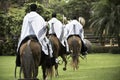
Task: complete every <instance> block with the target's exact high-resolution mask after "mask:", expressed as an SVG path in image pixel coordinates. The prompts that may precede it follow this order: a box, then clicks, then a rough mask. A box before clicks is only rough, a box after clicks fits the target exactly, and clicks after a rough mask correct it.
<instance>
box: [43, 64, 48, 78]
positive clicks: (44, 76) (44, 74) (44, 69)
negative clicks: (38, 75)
mask: <svg viewBox="0 0 120 80" xmlns="http://www.w3.org/2000/svg"><path fill="white" fill-rule="evenodd" d="M42 72H43V80H47V76H46V66H45V65H42Z"/></svg>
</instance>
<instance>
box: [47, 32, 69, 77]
mask: <svg viewBox="0 0 120 80" xmlns="http://www.w3.org/2000/svg"><path fill="white" fill-rule="evenodd" d="M48 38H49V40H50V42H51V44H52V49H53V57H55V59H56V58H58V57H59V56H60V57H61V58H62V60H63V61H64V67H63V70H64V71H65V70H66V66H67V60H66V49H65V47H64V46H63V45H62V44H61V43H60V41H59V40H58V38H57V36H56V35H55V34H49V35H48ZM58 64H59V63H56V64H54V66H55V76H56V77H58V76H59V74H58Z"/></svg>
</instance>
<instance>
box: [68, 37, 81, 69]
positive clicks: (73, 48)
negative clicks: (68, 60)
mask: <svg viewBox="0 0 120 80" xmlns="http://www.w3.org/2000/svg"><path fill="white" fill-rule="evenodd" d="M67 41H68V45H69V50H70V52H71V53H70V56H71V57H72V66H73V70H77V69H78V64H79V56H80V52H81V48H82V43H81V39H80V37H79V36H77V35H72V36H69V37H68V39H67Z"/></svg>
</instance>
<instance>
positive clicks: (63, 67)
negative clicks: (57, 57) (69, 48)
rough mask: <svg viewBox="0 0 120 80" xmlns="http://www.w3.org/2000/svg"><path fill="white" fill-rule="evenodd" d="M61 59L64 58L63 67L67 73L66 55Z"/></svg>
mask: <svg viewBox="0 0 120 80" xmlns="http://www.w3.org/2000/svg"><path fill="white" fill-rule="evenodd" d="M61 58H62V59H63V61H64V67H63V70H64V71H66V66H67V60H66V56H65V55H62V56H61Z"/></svg>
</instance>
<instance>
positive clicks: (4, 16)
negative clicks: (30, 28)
mask: <svg viewBox="0 0 120 80" xmlns="http://www.w3.org/2000/svg"><path fill="white" fill-rule="evenodd" d="M31 3H36V4H37V5H38V10H37V11H38V13H39V14H40V15H42V16H43V17H44V18H45V19H46V20H49V19H50V18H51V13H52V12H57V13H58V19H59V20H61V21H63V15H64V16H65V17H67V19H71V18H72V17H73V16H74V15H76V16H77V17H80V16H82V17H84V18H85V19H86V25H85V27H86V29H88V28H89V24H90V23H92V25H91V26H92V28H94V31H95V34H97V35H99V36H100V37H103V36H104V35H103V33H104V32H105V33H104V34H105V35H106V36H108V35H110V36H117V37H118V43H119V45H120V27H119V25H120V1H119V0H116V1H113V0H0V55H8V54H9V55H14V54H15V53H16V47H17V43H18V39H19V36H20V32H21V26H22V20H23V17H24V15H25V14H26V13H27V12H29V7H28V6H29V5H30V4H31ZM92 6H93V7H92ZM91 7H92V8H91ZM90 18H91V22H89V19H90Z"/></svg>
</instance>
